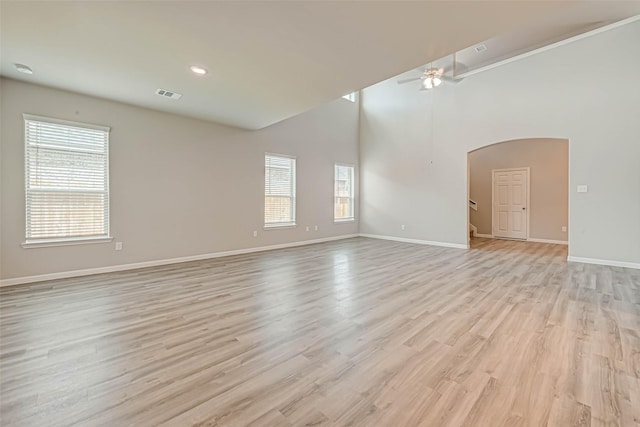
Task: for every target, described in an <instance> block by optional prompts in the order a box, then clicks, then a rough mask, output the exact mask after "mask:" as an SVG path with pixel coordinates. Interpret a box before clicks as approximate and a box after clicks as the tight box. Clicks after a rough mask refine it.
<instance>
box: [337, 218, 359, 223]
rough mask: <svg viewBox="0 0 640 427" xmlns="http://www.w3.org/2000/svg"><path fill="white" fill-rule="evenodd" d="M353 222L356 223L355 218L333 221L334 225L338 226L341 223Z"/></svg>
mask: <svg viewBox="0 0 640 427" xmlns="http://www.w3.org/2000/svg"><path fill="white" fill-rule="evenodd" d="M355 221H356V219H355V218H344V219H334V220H333V223H334V224H340V223H343V222H355Z"/></svg>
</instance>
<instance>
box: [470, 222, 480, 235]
mask: <svg viewBox="0 0 640 427" xmlns="http://www.w3.org/2000/svg"><path fill="white" fill-rule="evenodd" d="M469 231H470V232H471V235H472V236H473V237H476V236H477V235H478V227H476V226H475V225H473V224H471V223H469Z"/></svg>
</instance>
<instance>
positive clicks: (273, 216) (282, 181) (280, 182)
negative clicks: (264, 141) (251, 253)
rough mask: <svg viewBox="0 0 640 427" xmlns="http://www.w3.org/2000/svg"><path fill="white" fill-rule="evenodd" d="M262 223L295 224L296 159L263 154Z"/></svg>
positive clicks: (269, 225)
mask: <svg viewBox="0 0 640 427" xmlns="http://www.w3.org/2000/svg"><path fill="white" fill-rule="evenodd" d="M264 166H265V169H264V170H265V172H264V225H265V227H279V226H286V225H296V159H295V158H294V157H286V156H279V155H273V154H266V155H265V156H264Z"/></svg>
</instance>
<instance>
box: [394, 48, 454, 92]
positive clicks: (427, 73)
mask: <svg viewBox="0 0 640 427" xmlns="http://www.w3.org/2000/svg"><path fill="white" fill-rule="evenodd" d="M449 72H451V76H449V75H447V74H448V73H449ZM455 75H456V57H455V54H454V55H453V65H452V67H451V69H450V70H449V69H444V68H437V67H433V66H431V64H430V65H429V66H428V67H426V68H425V69H424V71H423V72H422V75H421V76H420V77H412V78H409V79H403V80H398V84H405V83H410V82H415V81H418V80H420V90H429V89H433V88H434V87H438V86H440V84H442V82H443V81H448V82H453V83H457V82H458V81H460V79H456V78H455Z"/></svg>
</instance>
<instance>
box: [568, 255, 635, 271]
mask: <svg viewBox="0 0 640 427" xmlns="http://www.w3.org/2000/svg"><path fill="white" fill-rule="evenodd" d="M567 261H568V262H580V263H583V264H596V265H608V266H611V267H625V268H635V269H638V270H640V263H638V262H627V261H612V260H609V259H597V258H583V257H579V256H568V257H567Z"/></svg>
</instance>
